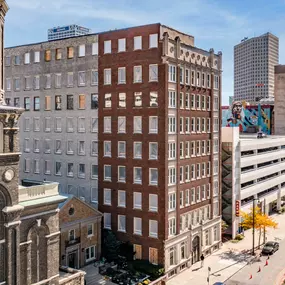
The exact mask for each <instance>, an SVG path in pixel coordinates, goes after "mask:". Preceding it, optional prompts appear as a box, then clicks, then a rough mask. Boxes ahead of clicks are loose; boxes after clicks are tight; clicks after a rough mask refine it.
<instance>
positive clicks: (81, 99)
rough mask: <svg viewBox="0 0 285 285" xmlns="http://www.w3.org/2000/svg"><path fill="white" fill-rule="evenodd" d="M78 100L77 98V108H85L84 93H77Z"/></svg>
mask: <svg viewBox="0 0 285 285" xmlns="http://www.w3.org/2000/svg"><path fill="white" fill-rule="evenodd" d="M78 97H79V100H78V103H79V105H78V109H81V110H84V109H85V94H79V96H78Z"/></svg>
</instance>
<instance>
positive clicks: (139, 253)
mask: <svg viewBox="0 0 285 285" xmlns="http://www.w3.org/2000/svg"><path fill="white" fill-rule="evenodd" d="M134 252H135V254H134V259H135V260H137V259H142V246H141V245H139V244H134Z"/></svg>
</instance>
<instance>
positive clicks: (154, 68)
mask: <svg viewBox="0 0 285 285" xmlns="http://www.w3.org/2000/svg"><path fill="white" fill-rule="evenodd" d="M149 81H158V65H157V64H150V65H149Z"/></svg>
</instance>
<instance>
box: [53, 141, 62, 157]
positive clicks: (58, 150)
mask: <svg viewBox="0 0 285 285" xmlns="http://www.w3.org/2000/svg"><path fill="white" fill-rule="evenodd" d="M54 152H55V153H56V154H61V153H62V150H61V140H55V150H54Z"/></svg>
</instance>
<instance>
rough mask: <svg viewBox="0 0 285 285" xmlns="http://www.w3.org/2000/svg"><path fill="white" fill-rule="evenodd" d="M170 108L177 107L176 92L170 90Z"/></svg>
mask: <svg viewBox="0 0 285 285" xmlns="http://www.w3.org/2000/svg"><path fill="white" fill-rule="evenodd" d="M168 108H176V92H175V91H174V90H168Z"/></svg>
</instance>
